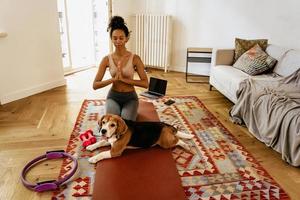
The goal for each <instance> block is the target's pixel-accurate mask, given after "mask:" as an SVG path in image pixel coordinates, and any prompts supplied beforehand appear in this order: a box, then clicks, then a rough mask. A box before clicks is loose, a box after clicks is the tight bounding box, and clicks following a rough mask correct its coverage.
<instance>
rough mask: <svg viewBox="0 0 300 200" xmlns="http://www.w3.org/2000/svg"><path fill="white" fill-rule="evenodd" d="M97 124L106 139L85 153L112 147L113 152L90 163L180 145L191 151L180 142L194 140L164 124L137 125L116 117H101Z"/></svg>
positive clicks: (104, 152) (140, 123) (93, 145)
mask: <svg viewBox="0 0 300 200" xmlns="http://www.w3.org/2000/svg"><path fill="white" fill-rule="evenodd" d="M98 124H99V132H100V133H101V134H102V136H104V137H105V139H102V140H100V141H98V142H96V143H94V144H92V145H89V146H87V147H86V149H87V150H89V151H93V150H95V149H97V148H99V147H103V146H109V145H110V146H111V149H110V150H108V151H103V152H101V153H99V154H97V155H95V156H93V157H91V158H89V162H90V163H97V162H98V161H100V160H103V159H108V158H113V157H116V156H120V155H121V154H122V153H123V151H124V150H125V149H126V148H148V147H152V146H154V145H159V146H161V147H162V148H172V147H175V146H177V145H178V146H181V147H182V148H184V149H186V150H188V151H189V150H190V147H189V145H188V144H186V143H185V142H184V141H183V140H181V139H180V138H185V139H191V138H192V137H193V135H191V134H186V133H182V132H180V131H177V129H176V128H174V127H173V126H171V125H169V124H166V123H164V122H136V121H130V120H124V119H122V118H121V117H119V116H118V115H113V114H107V115H104V116H102V117H101V119H100V120H99V121H98Z"/></svg>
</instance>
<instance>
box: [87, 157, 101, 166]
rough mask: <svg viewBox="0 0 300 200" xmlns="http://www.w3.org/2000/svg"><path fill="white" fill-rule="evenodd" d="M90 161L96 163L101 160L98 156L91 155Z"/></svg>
mask: <svg viewBox="0 0 300 200" xmlns="http://www.w3.org/2000/svg"><path fill="white" fill-rule="evenodd" d="M88 161H89V163H92V164H95V163H97V162H98V161H99V159H98V158H96V157H95V156H93V157H91V158H89V159H88Z"/></svg>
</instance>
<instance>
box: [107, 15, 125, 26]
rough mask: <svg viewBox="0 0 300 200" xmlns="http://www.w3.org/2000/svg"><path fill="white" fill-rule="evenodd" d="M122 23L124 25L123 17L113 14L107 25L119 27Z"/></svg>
mask: <svg viewBox="0 0 300 200" xmlns="http://www.w3.org/2000/svg"><path fill="white" fill-rule="evenodd" d="M123 25H125V21H124V19H123V17H120V16H113V17H112V18H111V20H110V23H109V27H111V28H113V27H120V26H123Z"/></svg>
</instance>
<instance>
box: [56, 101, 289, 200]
mask: <svg viewBox="0 0 300 200" xmlns="http://www.w3.org/2000/svg"><path fill="white" fill-rule="evenodd" d="M166 99H167V98H163V99H159V100H154V101H152V102H153V104H154V105H155V108H156V110H157V112H158V115H159V117H160V120H161V121H164V122H167V123H170V124H172V125H175V126H176V127H177V128H179V129H180V130H181V131H184V132H190V133H191V134H194V135H195V137H194V139H193V140H188V141H187V142H189V144H190V146H192V149H193V150H192V152H194V153H190V152H187V151H184V150H183V149H181V148H179V147H177V148H174V150H173V151H172V152H173V157H174V159H175V160H176V165H177V169H178V173H179V175H180V177H181V180H182V186H183V188H184V191H185V194H186V196H187V199H190V200H198V199H199V200H200V199H201V200H202V199H203V200H217V199H220V200H226V199H228V200H229V199H240V200H252V199H253V200H260V199H270V200H275V199H289V197H288V196H287V194H286V193H285V192H284V191H283V190H282V189H281V188H280V186H279V185H278V184H277V183H276V182H275V181H274V180H273V179H272V178H271V176H270V175H269V174H268V173H267V172H266V171H265V170H264V169H263V168H262V166H261V165H260V164H259V163H258V162H257V161H256V160H255V159H254V158H253V157H252V156H251V155H250V153H249V152H248V151H247V150H246V149H245V148H244V147H243V146H242V145H241V144H240V143H239V142H238V141H237V140H236V138H235V137H234V136H233V135H232V134H231V133H230V132H229V131H228V130H227V129H226V128H225V127H224V126H223V125H222V124H221V123H220V122H219V121H218V120H217V119H216V117H214V116H213V115H212V114H211V113H210V112H209V111H208V110H207V108H206V107H205V106H204V104H203V103H201V101H200V100H199V99H198V98H196V97H193V96H185V97H172V99H174V100H175V101H176V103H174V104H172V105H171V106H167V105H165V104H164V102H165V101H166ZM104 112H105V110H104V101H103V100H85V101H84V102H83V105H82V108H81V110H80V113H79V115H78V118H77V121H76V124H75V127H74V130H73V132H72V134H71V137H70V140H69V144H68V147H67V152H69V153H71V154H77V156H78V161H79V169H80V171H79V174H78V176H79V177H78V178H77V179H75V180H74V181H72V182H70V183H68V184H67V185H66V186H65V187H64V188H62V189H61V190H60V191H55V192H54V194H53V198H52V199H72V198H76V197H78V198H80V199H91V194H92V193H93V191H92V189H93V183H94V175H95V168H94V165H91V164H89V163H88V161H87V158H88V157H90V156H92V155H93V154H95V153H98V152H97V151H96V152H93V153H91V152H88V151H85V150H84V149H83V148H82V145H81V141H80V140H79V137H78V136H79V133H81V132H83V131H85V130H87V129H89V128H92V129H93V130H94V131H96V129H97V127H96V120H97V117H98V116H99V115H100V116H101V115H102V114H104ZM70 164H71V163H70V162H68V160H64V162H63V166H62V169H61V173H60V176H64V175H65V174H66V173H67V172H68V170H70V166H69V165H70Z"/></svg>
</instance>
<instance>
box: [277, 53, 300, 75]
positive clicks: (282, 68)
mask: <svg viewBox="0 0 300 200" xmlns="http://www.w3.org/2000/svg"><path fill="white" fill-rule="evenodd" d="M299 68H300V51H299V50H293V49H291V50H288V51H287V52H286V53H285V54H284V55H283V56H282V58H281V59H280V60H279V61H278V63H277V65H276V66H275V68H274V70H273V72H275V73H276V74H278V75H280V76H284V77H285V76H289V75H291V74H292V73H294V72H295V71H296V70H297V69H299Z"/></svg>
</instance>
